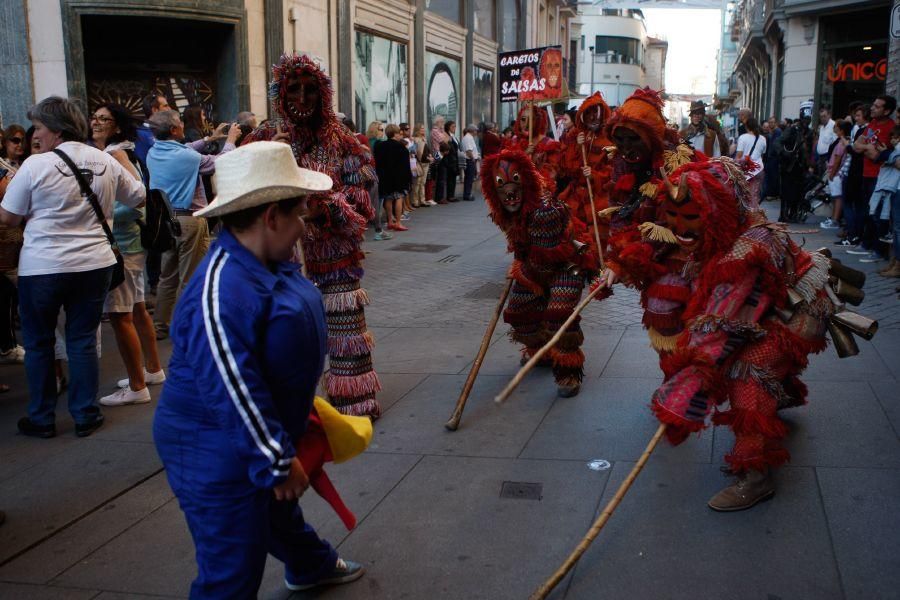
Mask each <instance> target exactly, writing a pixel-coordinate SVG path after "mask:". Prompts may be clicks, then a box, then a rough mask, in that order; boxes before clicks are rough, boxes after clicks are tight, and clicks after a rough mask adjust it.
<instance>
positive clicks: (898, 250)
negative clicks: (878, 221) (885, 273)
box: [891, 190, 900, 260]
mask: <svg viewBox="0 0 900 600" xmlns="http://www.w3.org/2000/svg"><path fill="white" fill-rule="evenodd" d="M891 228H892V233H893V238H894V239H893V247H894V258H896V259H897V260H900V190H897V191H896V192H894V195H893V196H891Z"/></svg>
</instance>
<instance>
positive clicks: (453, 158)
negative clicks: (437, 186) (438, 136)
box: [444, 121, 460, 202]
mask: <svg viewBox="0 0 900 600" xmlns="http://www.w3.org/2000/svg"><path fill="white" fill-rule="evenodd" d="M444 132H445V133H446V134H447V138H448V139H447V145H449V146H450V159H449V160H447V161H446V170H447V202H459V198H457V197H456V180H457V179H458V178H459V162H460V161H459V139H458V138H457V137H456V121H447V122H446V123H444Z"/></svg>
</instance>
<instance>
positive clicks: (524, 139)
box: [503, 102, 560, 190]
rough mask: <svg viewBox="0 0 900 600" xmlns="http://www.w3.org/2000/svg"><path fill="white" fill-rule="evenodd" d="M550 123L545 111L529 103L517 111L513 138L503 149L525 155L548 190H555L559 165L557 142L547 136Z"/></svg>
mask: <svg viewBox="0 0 900 600" xmlns="http://www.w3.org/2000/svg"><path fill="white" fill-rule="evenodd" d="M549 126H550V121H549V119H548V117H547V111H546V110H544V109H543V108H541V107H540V106H535V105H534V104H532V103H531V102H526V103H525V105H524V106H523V107H522V108H520V109H519V115H518V117H517V118H516V123H515V126H514V127H513V133H514V136H513V138H512V139H510V140H509V141H507V142H506V143H505V144H504V146H503V147H504V148H505V149H509V150H520V151H522V152H524V153H525V154H527V155H528V156H529V157H530V158H531V160H532V162H533V163H534V166H535V167H537V170H538V173H540V175H541V177H543V178H544V183H545V187H546V188H547V189H548V190H554V189H556V171H557V168H558V165H559V151H560V147H559V142H557V141H556V140H554V139H551V138H550V137H549V136H548V135H547V131H548V128H549Z"/></svg>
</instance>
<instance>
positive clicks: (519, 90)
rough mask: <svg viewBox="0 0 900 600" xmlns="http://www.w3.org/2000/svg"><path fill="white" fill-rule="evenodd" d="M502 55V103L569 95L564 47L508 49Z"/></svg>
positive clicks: (557, 97) (555, 98) (500, 60)
mask: <svg viewBox="0 0 900 600" xmlns="http://www.w3.org/2000/svg"><path fill="white" fill-rule="evenodd" d="M498 58H499V62H500V68H499V71H498V72H499V77H498V80H499V82H500V101H501V102H515V101H517V100H557V99H561V98H568V97H569V88H568V85H567V84H566V79H565V77H564V73H563V59H562V46H545V47H543V48H532V49H530V50H517V51H515V52H504V53H502V54H500V55H499V57H498Z"/></svg>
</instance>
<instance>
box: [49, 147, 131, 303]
mask: <svg viewBox="0 0 900 600" xmlns="http://www.w3.org/2000/svg"><path fill="white" fill-rule="evenodd" d="M53 153H54V154H56V155H57V156H59V157H60V158H61V159H63V162H65V163H66V164H67V165H69V169H71V171H72V174H73V175H75V180H76V181H78V185H79V187H81V195H82V196H84V197H85V198H87V201H88V202H90V203H91V207H92V208H93V209H94V214H95V215H97V220H99V221H100V226H101V227H102V228H103V233H105V234H106V239H107V241H108V242H109V246H110V247H111V248H112V251H113V254H114V255H115V257H116V264H115V266H114V267H113V271H112V279H110V281H109V289H110V290H114V289H116V288H117V287H119V286H120V285H122V282H123V281H125V259H124V258H122V253H121V252H119V245H118V244H117V243H116V238H114V237H113V234H112V231H110V229H109V225H108V224H107V223H106V218H105V217H104V216H103V210H102V209H101V208H100V201H99V200H98V199H97V194H95V193H94V190H92V189H91V186H89V185H88V182H87V181H86V180H85V179H84V174H82V172H81V169H79V168H78V167H77V166H75V163H74V162H73V161H72V159H71V158H69V155H68V154H66V153H65V152H63V151H62V150H60V149H59V148H56V149H55V150H53Z"/></svg>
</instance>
